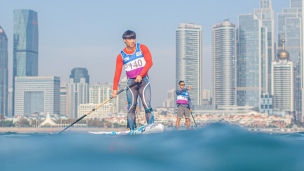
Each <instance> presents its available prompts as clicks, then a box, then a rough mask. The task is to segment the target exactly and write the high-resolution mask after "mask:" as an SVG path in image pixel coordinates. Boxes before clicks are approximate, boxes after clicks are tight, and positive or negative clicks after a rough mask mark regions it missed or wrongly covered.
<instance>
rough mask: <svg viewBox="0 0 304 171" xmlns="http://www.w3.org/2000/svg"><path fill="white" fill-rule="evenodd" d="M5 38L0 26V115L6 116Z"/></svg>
mask: <svg viewBox="0 0 304 171" xmlns="http://www.w3.org/2000/svg"><path fill="white" fill-rule="evenodd" d="M7 49H8V48H7V37H6V34H5V32H4V30H3V29H2V27H1V26H0V115H4V116H8V52H7Z"/></svg>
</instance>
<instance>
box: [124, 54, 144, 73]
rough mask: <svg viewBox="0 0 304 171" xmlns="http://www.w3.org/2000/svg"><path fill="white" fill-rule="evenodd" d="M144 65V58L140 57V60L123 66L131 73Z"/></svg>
mask: <svg viewBox="0 0 304 171" xmlns="http://www.w3.org/2000/svg"><path fill="white" fill-rule="evenodd" d="M145 64H146V60H145V58H144V57H141V58H137V59H135V60H133V61H131V62H129V63H127V64H125V65H124V66H125V70H126V71H132V70H135V69H138V68H142V67H144V66H145Z"/></svg>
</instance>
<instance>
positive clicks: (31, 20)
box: [13, 9, 38, 114]
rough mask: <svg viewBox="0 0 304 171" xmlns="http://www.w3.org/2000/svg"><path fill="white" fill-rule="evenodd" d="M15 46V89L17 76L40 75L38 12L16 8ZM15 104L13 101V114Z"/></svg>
mask: <svg viewBox="0 0 304 171" xmlns="http://www.w3.org/2000/svg"><path fill="white" fill-rule="evenodd" d="M13 48H14V50H13V58H14V59H13V89H15V77H19V76H38V17H37V12H35V11H33V10H25V9H19V10H14V47H13ZM13 97H15V90H14V91H13ZM14 104H15V103H14V102H13V114H14V108H15V107H14Z"/></svg>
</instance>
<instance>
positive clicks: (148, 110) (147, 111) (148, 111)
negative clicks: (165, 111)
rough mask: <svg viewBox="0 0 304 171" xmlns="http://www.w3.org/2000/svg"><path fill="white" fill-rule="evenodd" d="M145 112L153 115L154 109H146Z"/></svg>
mask: <svg viewBox="0 0 304 171" xmlns="http://www.w3.org/2000/svg"><path fill="white" fill-rule="evenodd" d="M145 112H146V113H152V112H153V109H152V108H146V109H145Z"/></svg>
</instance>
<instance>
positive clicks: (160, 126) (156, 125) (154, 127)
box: [89, 123, 166, 135]
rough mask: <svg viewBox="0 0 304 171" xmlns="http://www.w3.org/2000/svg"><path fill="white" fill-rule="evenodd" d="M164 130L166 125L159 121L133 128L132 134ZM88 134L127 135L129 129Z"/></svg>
mask: <svg viewBox="0 0 304 171" xmlns="http://www.w3.org/2000/svg"><path fill="white" fill-rule="evenodd" d="M164 131H166V127H165V126H164V125H163V124H161V123H153V124H147V125H144V126H141V127H139V128H137V129H136V130H134V132H133V133H132V134H151V133H160V132H164ZM89 133H90V134H99V135H100V134H103V135H127V134H130V131H122V132H106V131H101V132H89Z"/></svg>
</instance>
